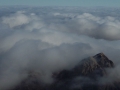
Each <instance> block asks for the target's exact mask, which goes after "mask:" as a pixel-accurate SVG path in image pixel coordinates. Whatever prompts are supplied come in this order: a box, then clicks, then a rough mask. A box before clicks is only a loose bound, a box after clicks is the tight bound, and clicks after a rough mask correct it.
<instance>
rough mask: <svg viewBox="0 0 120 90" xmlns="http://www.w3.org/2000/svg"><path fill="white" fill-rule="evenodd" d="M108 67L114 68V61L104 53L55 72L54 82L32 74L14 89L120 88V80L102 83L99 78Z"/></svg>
mask: <svg viewBox="0 0 120 90" xmlns="http://www.w3.org/2000/svg"><path fill="white" fill-rule="evenodd" d="M106 68H114V63H113V62H112V61H111V60H109V59H108V58H107V57H106V56H105V55H104V54H103V53H99V54H97V55H95V56H92V57H88V58H86V59H84V60H82V61H80V62H79V63H78V64H77V65H76V66H75V67H74V68H73V69H71V70H62V71H60V72H59V73H55V74H54V75H53V78H54V79H55V81H54V83H52V84H50V85H46V84H43V83H41V82H40V81H39V80H37V78H36V76H35V75H34V76H30V77H28V78H27V79H26V80H24V81H22V82H21V83H20V84H19V85H17V86H16V87H15V88H14V89H12V90H120V83H119V82H112V83H105V84H101V83H100V82H99V79H100V78H102V77H105V76H106V77H107V75H108V73H107V72H106Z"/></svg>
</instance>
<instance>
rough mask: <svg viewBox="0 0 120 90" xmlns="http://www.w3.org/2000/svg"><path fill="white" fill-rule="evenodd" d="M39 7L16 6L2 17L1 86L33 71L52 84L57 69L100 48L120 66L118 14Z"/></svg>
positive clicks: (0, 48) (0, 44)
mask: <svg viewBox="0 0 120 90" xmlns="http://www.w3.org/2000/svg"><path fill="white" fill-rule="evenodd" d="M11 9H12V8H11ZM37 9H40V11H39V12H38V11H36V8H32V9H31V10H29V8H27V9H24V8H21V9H20V10H19V9H15V10H14V9H13V10H14V12H12V13H8V14H7V15H6V13H5V12H3V15H1V17H0V27H1V28H0V67H1V68H0V88H1V89H3V88H5V87H6V86H7V87H11V86H13V85H15V84H16V83H19V82H20V81H21V80H22V79H24V78H25V77H27V74H28V72H29V71H35V72H39V73H40V75H41V78H40V79H41V80H42V81H43V82H45V83H51V82H52V81H53V80H52V78H51V76H52V73H53V72H55V71H60V70H62V69H70V68H72V67H74V65H75V64H76V63H78V62H79V61H80V60H82V59H83V58H86V57H88V56H92V55H95V54H97V53H99V52H104V53H105V54H106V55H107V56H108V57H109V58H110V59H112V60H113V62H115V64H116V65H119V63H120V61H119V58H120V55H119V53H120V41H119V40H120V21H119V19H118V18H116V17H115V16H112V15H111V16H108V15H106V16H100V15H97V14H92V13H90V12H87V11H84V12H82V11H81V12H80V13H74V12H75V10H79V9H76V8H74V9H72V8H71V9H70V10H69V9H68V8H67V9H66V8H57V9H56V8H54V7H52V8H49V7H48V8H47V7H41V8H37ZM62 9H63V10H62ZM64 10H66V11H68V10H69V12H65V11H64ZM82 10H84V9H82ZM85 10H86V9H85ZM11 11H12V10H11ZM104 12H105V11H102V12H101V13H104ZM96 13H97V11H96ZM116 14H117V12H116ZM118 73H119V72H118Z"/></svg>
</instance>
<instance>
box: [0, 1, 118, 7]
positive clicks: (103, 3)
mask: <svg viewBox="0 0 120 90" xmlns="http://www.w3.org/2000/svg"><path fill="white" fill-rule="evenodd" d="M4 5H33V6H110V7H111V6H112V7H120V0H0V6H4Z"/></svg>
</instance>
